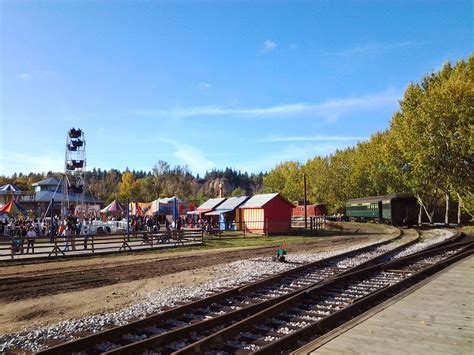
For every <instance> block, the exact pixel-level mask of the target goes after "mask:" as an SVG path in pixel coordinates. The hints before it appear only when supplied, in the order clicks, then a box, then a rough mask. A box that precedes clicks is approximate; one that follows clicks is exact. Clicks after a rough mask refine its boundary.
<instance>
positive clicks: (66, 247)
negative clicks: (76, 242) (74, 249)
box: [63, 226, 71, 251]
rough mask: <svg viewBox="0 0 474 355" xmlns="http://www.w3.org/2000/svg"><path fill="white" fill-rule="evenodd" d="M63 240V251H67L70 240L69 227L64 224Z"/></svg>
mask: <svg viewBox="0 0 474 355" xmlns="http://www.w3.org/2000/svg"><path fill="white" fill-rule="evenodd" d="M63 236H64V240H65V241H66V245H65V246H64V251H69V243H70V242H71V229H70V228H69V226H66V229H64V231H63Z"/></svg>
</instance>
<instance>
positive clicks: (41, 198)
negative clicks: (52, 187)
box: [21, 191, 102, 203]
mask: <svg viewBox="0 0 474 355" xmlns="http://www.w3.org/2000/svg"><path fill="white" fill-rule="evenodd" d="M53 196H54V201H55V202H61V201H62V199H63V198H64V199H66V196H63V194H62V193H61V192H56V195H55V194H54V191H38V192H36V193H35V195H34V198H29V197H24V198H22V199H21V202H22V203H28V202H50V201H51V199H52V198H53ZM68 197H69V202H75V201H76V199H78V201H80V202H87V203H101V202H102V201H100V200H98V199H96V198H94V197H90V196H84V197H83V196H82V195H76V194H72V193H70V194H68Z"/></svg>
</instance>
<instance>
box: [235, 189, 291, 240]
mask: <svg viewBox="0 0 474 355" xmlns="http://www.w3.org/2000/svg"><path fill="white" fill-rule="evenodd" d="M293 207H294V206H293V204H292V203H291V202H289V201H288V200H287V199H286V198H284V197H283V196H281V195H280V194H278V193H273V194H261V195H255V196H253V197H252V198H250V199H249V200H248V201H247V202H245V203H244V204H243V205H241V206H240V209H241V211H242V213H241V215H242V222H243V225H244V228H245V230H246V231H249V232H251V233H258V234H277V233H288V232H289V231H290V229H291V211H292V208H293Z"/></svg>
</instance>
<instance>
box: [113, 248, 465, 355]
mask: <svg viewBox="0 0 474 355" xmlns="http://www.w3.org/2000/svg"><path fill="white" fill-rule="evenodd" d="M473 253H474V243H456V244H453V245H450V246H444V247H440V248H433V249H430V250H428V251H424V252H420V253H416V254H414V255H410V256H407V257H404V258H400V259H398V260H394V261H390V262H387V263H381V264H378V265H375V266H371V267H368V268H365V269H362V270H359V271H355V272H351V273H348V274H347V273H346V274H345V275H342V276H339V277H336V278H333V279H331V280H329V281H327V282H324V283H322V284H320V285H316V286H315V287H312V288H310V289H307V290H305V291H303V292H300V293H298V294H296V295H294V296H292V297H291V298H288V299H286V300H283V301H282V302H279V303H278V304H275V305H273V306H271V307H269V308H268V309H265V310H262V311H260V312H259V313H256V314H254V315H252V316H250V317H247V318H246V319H244V320H242V321H239V322H235V323H234V324H233V325H231V326H229V327H226V328H223V329H221V330H218V329H214V331H213V332H209V335H208V336H202V335H200V336H197V337H195V339H194V340H195V341H194V342H193V343H191V344H186V346H184V347H180V349H177V350H176V351H175V352H173V353H174V354H195V353H201V352H205V353H206V354H227V353H229V354H234V353H237V354H248V353H256V354H280V353H283V354H285V353H289V352H291V351H292V350H294V349H297V348H299V347H301V346H302V345H303V344H304V343H305V342H307V341H310V340H312V339H315V338H317V337H318V336H320V335H323V334H324V333H326V332H328V331H330V330H332V329H334V328H335V327H337V326H339V325H341V324H343V323H345V322H347V321H349V320H350V319H352V318H353V317H355V316H357V315H359V314H361V313H363V312H365V311H366V310H368V309H370V308H372V307H373V306H375V305H376V304H378V303H380V302H383V301H384V300H386V299H388V298H390V297H391V296H393V295H394V294H396V293H398V292H400V291H402V290H403V289H406V288H408V287H410V286H411V285H413V284H414V283H417V282H419V281H421V280H422V279H424V278H426V277H428V276H430V275H432V274H434V273H435V272H437V271H439V270H440V269H442V268H444V267H446V266H448V265H450V264H451V263H454V262H456V261H457V260H460V259H462V258H464V257H466V256H468V255H472V254H473ZM135 349H136V350H137V351H135ZM129 350H131V353H136V352H139V353H144V352H148V353H154V352H158V353H159V352H160V351H162V348H161V347H160V345H159V344H156V343H154V342H153V341H152V339H150V340H146V341H143V342H142V343H141V345H140V346H137V345H135V346H130V347H129ZM110 353H113V352H110Z"/></svg>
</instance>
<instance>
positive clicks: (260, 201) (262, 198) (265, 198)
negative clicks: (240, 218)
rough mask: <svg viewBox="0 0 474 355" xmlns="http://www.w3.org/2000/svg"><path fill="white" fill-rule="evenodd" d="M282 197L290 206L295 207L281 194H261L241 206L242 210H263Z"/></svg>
mask: <svg viewBox="0 0 474 355" xmlns="http://www.w3.org/2000/svg"><path fill="white" fill-rule="evenodd" d="M277 196H280V197H281V198H282V199H283V200H284V201H285V202H286V203H288V205H290V206H294V205H293V204H292V203H291V202H290V201H288V200H287V199H286V198H284V197H283V196H281V195H280V194H279V193H272V194H260V195H255V196H252V197H251V198H250V199H249V200H248V201H247V202H245V203H244V204H243V205H241V206H240V208H262V207H263V206H265V205H266V204H267V203H268V202H270V201H271V200H273V199H274V198H275V197H277Z"/></svg>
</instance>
